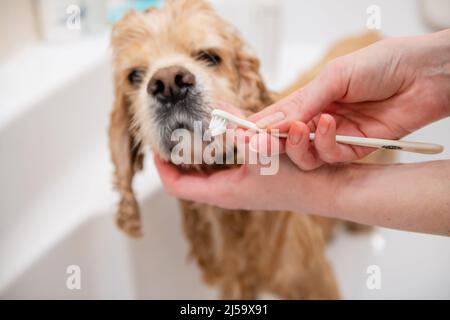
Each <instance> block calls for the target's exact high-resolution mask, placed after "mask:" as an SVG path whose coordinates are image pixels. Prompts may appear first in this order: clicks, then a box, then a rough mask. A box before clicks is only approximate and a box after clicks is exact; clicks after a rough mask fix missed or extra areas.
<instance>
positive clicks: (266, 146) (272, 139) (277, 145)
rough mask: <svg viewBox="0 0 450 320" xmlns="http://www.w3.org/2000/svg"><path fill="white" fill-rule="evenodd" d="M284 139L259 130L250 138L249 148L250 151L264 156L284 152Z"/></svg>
mask: <svg viewBox="0 0 450 320" xmlns="http://www.w3.org/2000/svg"><path fill="white" fill-rule="evenodd" d="M285 145H286V139H283V138H279V137H276V136H273V135H271V134H268V133H265V132H261V133H258V134H254V135H253V136H252V137H251V138H250V142H249V148H250V150H251V151H252V152H256V153H259V154H262V155H264V156H266V157H271V156H276V155H279V154H282V153H284V152H285Z"/></svg>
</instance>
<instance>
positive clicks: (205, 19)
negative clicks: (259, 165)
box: [110, 0, 269, 234]
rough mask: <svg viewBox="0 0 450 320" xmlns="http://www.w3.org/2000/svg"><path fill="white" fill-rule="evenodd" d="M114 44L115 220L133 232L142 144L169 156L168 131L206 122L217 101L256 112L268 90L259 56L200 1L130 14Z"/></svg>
mask: <svg viewBox="0 0 450 320" xmlns="http://www.w3.org/2000/svg"><path fill="white" fill-rule="evenodd" d="M112 48H113V65H114V83H115V96H116V97H115V99H116V100H115V105H114V110H113V113H112V117H111V127H110V148H111V152H112V158H113V162H114V164H115V167H116V185H117V187H118V189H119V191H120V192H121V195H122V202H121V204H120V208H119V225H120V226H121V227H122V228H125V230H126V231H128V232H129V233H132V234H133V233H136V232H135V231H133V230H134V229H136V228H137V226H136V225H135V224H134V222H133V223H131V225H130V221H134V220H135V218H136V219H137V218H138V213H137V204H136V201H135V198H134V195H133V192H132V187H131V182H132V178H133V175H134V172H135V171H136V170H137V169H139V168H140V167H141V164H142V152H143V147H144V146H150V147H151V148H152V149H153V151H154V152H157V153H158V154H159V155H160V156H161V157H162V158H165V159H168V158H169V155H170V150H171V148H172V147H173V142H172V141H171V134H172V132H173V131H174V130H175V129H179V128H185V129H188V130H193V123H194V121H201V122H202V123H203V127H204V128H205V127H206V126H207V123H208V122H209V120H210V112H211V110H212V108H213V105H214V101H216V100H224V101H227V102H229V103H232V104H234V105H237V106H239V107H240V108H242V109H243V110H248V111H252V110H253V111H255V110H256V109H257V108H259V107H260V106H261V105H262V104H266V103H268V102H269V94H268V92H267V90H266V88H265V87H264V84H263V82H262V81H261V77H260V75H259V71H258V69H259V62H258V60H257V59H256V58H255V56H254V55H252V54H251V53H249V51H248V49H247V47H246V45H245V43H244V42H243V41H242V40H241V38H240V36H239V34H238V33H237V32H236V30H235V29H234V28H233V27H232V26H230V25H229V24H227V23H226V22H225V21H224V20H222V19H221V18H220V17H219V16H218V15H217V14H216V13H215V12H214V11H213V10H212V8H211V7H210V6H209V4H208V3H207V2H206V1H204V0H172V1H169V2H168V3H167V4H166V5H165V7H163V8H162V9H150V10H147V11H146V12H143V13H138V12H131V13H129V14H127V15H126V16H125V17H124V18H123V19H122V20H121V21H120V22H119V23H117V24H116V26H115V27H114V29H113V32H112ZM130 218H131V220H130ZM121 219H124V220H127V221H128V222H124V221H121ZM125 224H128V225H129V226H126V225H125Z"/></svg>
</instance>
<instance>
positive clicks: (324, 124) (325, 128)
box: [319, 117, 330, 135]
mask: <svg viewBox="0 0 450 320" xmlns="http://www.w3.org/2000/svg"><path fill="white" fill-rule="evenodd" d="M323 119H324V118H323V117H322V119H321V121H320V123H319V132H320V134H321V135H325V134H326V133H327V132H328V129H329V128H330V123H329V122H328V121H327V120H323Z"/></svg>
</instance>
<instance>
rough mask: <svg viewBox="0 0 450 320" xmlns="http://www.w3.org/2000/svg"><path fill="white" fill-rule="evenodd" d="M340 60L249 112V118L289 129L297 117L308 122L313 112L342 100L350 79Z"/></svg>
mask: <svg viewBox="0 0 450 320" xmlns="http://www.w3.org/2000/svg"><path fill="white" fill-rule="evenodd" d="M342 61H344V62H345V61H346V60H343V59H340V60H335V61H334V62H332V63H330V64H329V65H327V67H325V69H324V71H322V72H321V73H320V74H319V75H318V76H317V77H316V78H314V79H313V80H312V81H311V82H310V83H309V84H307V85H306V86H305V87H303V88H301V89H299V90H297V91H295V92H294V93H292V94H291V95H289V96H287V97H286V98H283V99H281V100H280V101H278V102H276V103H275V104H273V105H271V106H269V107H267V108H266V109H264V110H263V111H261V112H259V113H257V114H254V115H252V116H251V117H250V118H249V119H250V120H251V121H254V122H256V124H257V125H258V126H260V127H261V128H268V129H272V128H278V129H280V130H281V131H287V130H289V127H290V124H291V123H292V122H293V121H295V120H299V121H302V122H305V123H306V122H308V121H310V120H311V119H312V118H313V117H314V116H315V115H316V114H318V113H319V112H321V111H322V110H324V109H325V108H327V107H328V106H330V105H331V104H332V103H333V102H335V101H338V100H340V99H342V98H343V97H344V96H345V94H346V92H347V87H348V83H349V81H350V71H349V70H350V66H347V64H346V63H344V62H342Z"/></svg>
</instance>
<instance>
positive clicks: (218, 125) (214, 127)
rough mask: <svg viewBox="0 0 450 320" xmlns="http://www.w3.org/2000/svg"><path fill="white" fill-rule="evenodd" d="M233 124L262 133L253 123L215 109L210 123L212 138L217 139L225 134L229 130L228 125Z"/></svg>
mask: <svg viewBox="0 0 450 320" xmlns="http://www.w3.org/2000/svg"><path fill="white" fill-rule="evenodd" d="M229 122H231V123H234V124H235V125H238V126H241V127H243V128H247V129H251V130H255V131H260V129H259V128H258V127H257V126H256V125H255V124H254V123H252V122H250V121H247V120H244V119H241V118H239V117H237V116H235V115H233V114H231V113H228V112H226V111H223V110H218V109H214V110H213V111H212V112H211V122H210V123H209V129H210V130H211V136H213V137H216V136H220V135H221V134H224V133H225V131H226V130H227V124H228V123H229Z"/></svg>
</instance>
